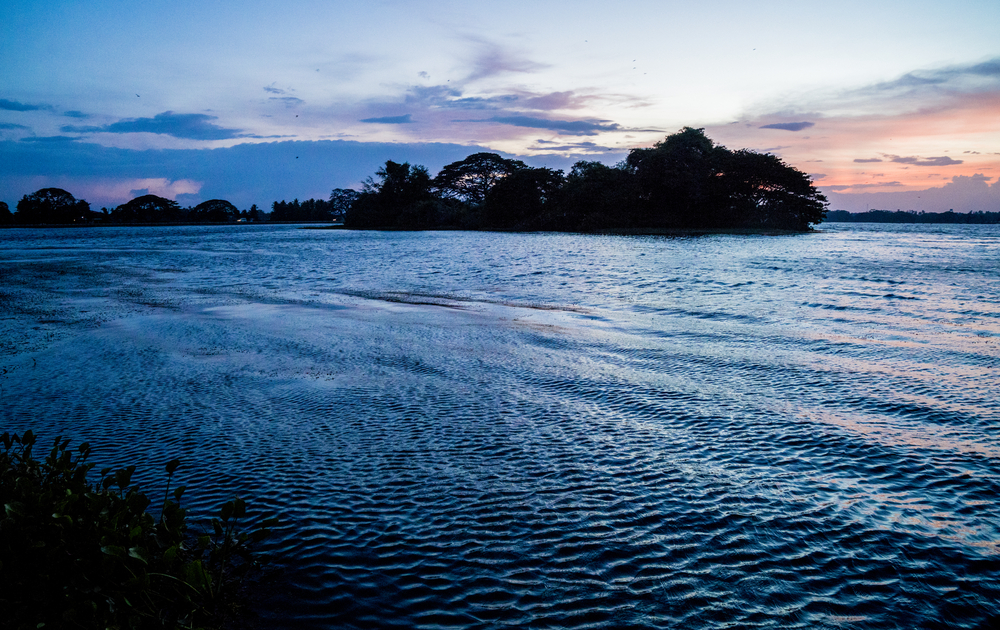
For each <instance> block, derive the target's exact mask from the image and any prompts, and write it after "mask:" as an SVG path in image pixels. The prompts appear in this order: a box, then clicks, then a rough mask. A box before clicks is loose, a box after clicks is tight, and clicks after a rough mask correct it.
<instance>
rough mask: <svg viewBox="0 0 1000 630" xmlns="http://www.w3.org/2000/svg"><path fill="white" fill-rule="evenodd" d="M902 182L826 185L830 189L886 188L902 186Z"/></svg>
mask: <svg viewBox="0 0 1000 630" xmlns="http://www.w3.org/2000/svg"><path fill="white" fill-rule="evenodd" d="M902 185H903V184H902V182H895V181H893V182H874V183H868V184H852V185H849V186H847V185H841V186H824V188H828V189H829V190H847V189H848V188H886V187H889V186H902Z"/></svg>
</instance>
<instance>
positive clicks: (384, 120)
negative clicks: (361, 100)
mask: <svg viewBox="0 0 1000 630" xmlns="http://www.w3.org/2000/svg"><path fill="white" fill-rule="evenodd" d="M359 122H363V123H377V124H382V125H406V124H409V123H412V122H413V120H411V115H410V114H403V115H402V116H379V117H376V118H363V119H361V120H360V121H359Z"/></svg>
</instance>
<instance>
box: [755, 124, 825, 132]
mask: <svg viewBox="0 0 1000 630" xmlns="http://www.w3.org/2000/svg"><path fill="white" fill-rule="evenodd" d="M815 124H816V123H811V122H790V123H772V124H770V125H761V126H760V127H759V129H782V130H784V131H802V130H803V129H808V128H809V127H812V126H814V125H815Z"/></svg>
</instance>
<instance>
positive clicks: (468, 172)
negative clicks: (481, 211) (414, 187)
mask: <svg viewBox="0 0 1000 630" xmlns="http://www.w3.org/2000/svg"><path fill="white" fill-rule="evenodd" d="M526 168H528V166H527V165H526V164H525V163H524V162H521V161H519V160H507V159H504V158H502V157H500V156H499V155H497V154H496V153H474V154H473V155H470V156H469V157H467V158H465V159H464V160H461V161H459V162H452V163H451V164H448V165H447V166H445V167H444V168H442V169H441V172H439V173H438V174H437V176H435V177H434V182H433V185H434V189H435V190H436V191H437V192H438V193H439V194H440V195H441V196H443V197H445V198H455V199H461V200H462V201H465V202H466V203H471V204H476V205H478V204H481V203H483V202H484V201H485V200H486V196H487V195H488V194H489V192H490V190H492V188H493V187H494V186H496V185H497V184H498V183H499V182H500V181H501V180H502V179H503V178H505V177H507V176H508V175H511V174H512V173H515V172H517V171H520V170H524V169H526Z"/></svg>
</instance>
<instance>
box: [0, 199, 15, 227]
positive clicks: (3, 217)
mask: <svg viewBox="0 0 1000 630" xmlns="http://www.w3.org/2000/svg"><path fill="white" fill-rule="evenodd" d="M13 222H14V215H13V214H11V213H10V206H8V205H7V202H6V201H0V225H10V224H11V223H13Z"/></svg>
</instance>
